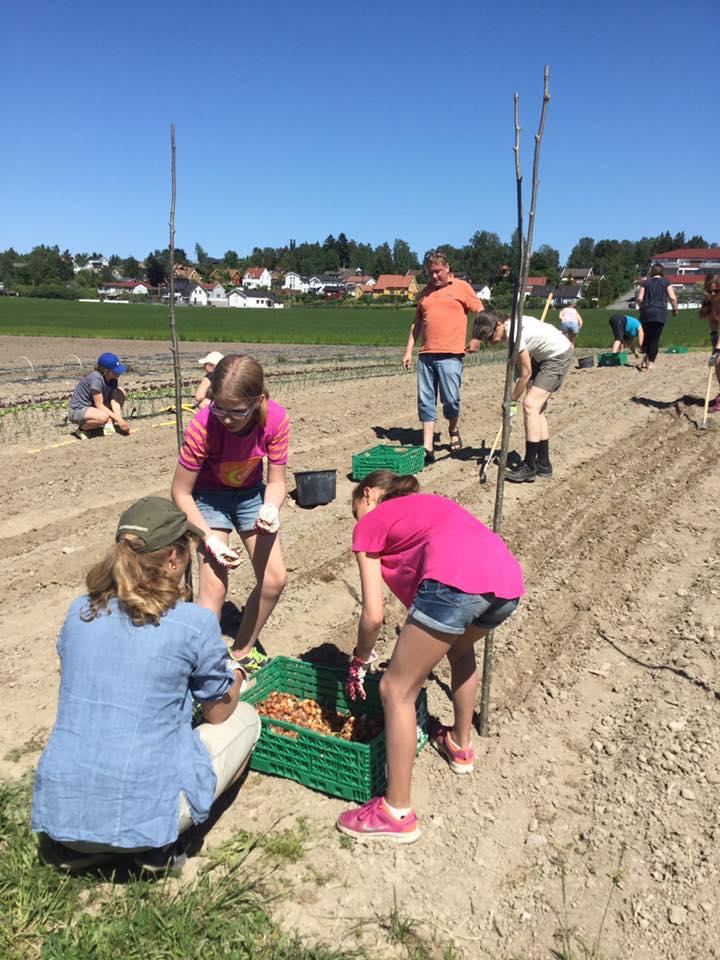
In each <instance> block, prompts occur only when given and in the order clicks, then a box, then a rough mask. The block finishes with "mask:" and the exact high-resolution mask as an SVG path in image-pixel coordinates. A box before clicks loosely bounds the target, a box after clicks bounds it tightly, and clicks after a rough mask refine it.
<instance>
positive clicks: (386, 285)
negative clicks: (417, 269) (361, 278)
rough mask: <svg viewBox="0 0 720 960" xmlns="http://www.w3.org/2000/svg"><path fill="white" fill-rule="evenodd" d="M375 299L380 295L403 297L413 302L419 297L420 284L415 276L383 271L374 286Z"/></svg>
mask: <svg viewBox="0 0 720 960" xmlns="http://www.w3.org/2000/svg"><path fill="white" fill-rule="evenodd" d="M372 295H373V299H377V298H378V297H401V298H403V299H405V300H410V301H411V302H412V301H414V300H416V299H417V295H418V284H417V280H416V279H415V277H408V276H401V275H400V274H399V273H381V274H380V276H379V277H378V278H377V280H376V281H375V286H374V287H373V288H372Z"/></svg>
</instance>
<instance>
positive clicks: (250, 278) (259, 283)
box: [242, 267, 272, 290]
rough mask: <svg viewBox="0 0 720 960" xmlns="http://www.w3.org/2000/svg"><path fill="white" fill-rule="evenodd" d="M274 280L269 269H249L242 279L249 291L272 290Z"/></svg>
mask: <svg viewBox="0 0 720 960" xmlns="http://www.w3.org/2000/svg"><path fill="white" fill-rule="evenodd" d="M271 283H272V278H271V276H270V271H269V270H268V268H267V267H248V268H247V270H246V271H245V273H244V274H243V278H242V285H243V286H244V287H245V288H246V289H247V290H258V289H260V288H265V289H266V290H269V289H270V284H271Z"/></svg>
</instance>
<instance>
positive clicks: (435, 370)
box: [417, 353, 463, 423]
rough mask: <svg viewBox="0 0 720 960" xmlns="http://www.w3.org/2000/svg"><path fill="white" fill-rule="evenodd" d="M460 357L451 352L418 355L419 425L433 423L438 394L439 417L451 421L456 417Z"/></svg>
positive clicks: (459, 382)
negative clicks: (440, 413)
mask: <svg viewBox="0 0 720 960" xmlns="http://www.w3.org/2000/svg"><path fill="white" fill-rule="evenodd" d="M462 372H463V358H462V356H460V355H456V354H454V353H421V354H420V356H419V357H418V365H417V386H418V419H419V420H420V422H421V423H434V422H435V420H437V413H436V411H435V405H436V404H437V401H438V394H439V396H440V401H441V403H442V405H443V416H444V417H445V419H446V420H454V419H455V417H457V416H459V415H460V384H461V382H462Z"/></svg>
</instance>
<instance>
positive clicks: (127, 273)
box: [120, 257, 143, 280]
mask: <svg viewBox="0 0 720 960" xmlns="http://www.w3.org/2000/svg"><path fill="white" fill-rule="evenodd" d="M120 269H121V271H122V275H123V276H124V277H127V278H128V280H140V279H141V278H142V275H143V271H142V268H141V267H140V264H139V263H138V261H137V260H136V259H135V257H126V258H125V260H123V261H122V262H121V265H120Z"/></svg>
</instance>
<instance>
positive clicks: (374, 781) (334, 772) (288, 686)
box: [240, 657, 429, 803]
mask: <svg viewBox="0 0 720 960" xmlns="http://www.w3.org/2000/svg"><path fill="white" fill-rule="evenodd" d="M346 677H347V672H346V671H345V670H338V669H335V668H333V667H321V666H317V665H316V664H313V663H304V662H303V661H301V660H293V659H292V658H291V657H275V658H274V659H273V660H272V661H271V662H270V663H269V664H268V666H267V667H264V668H263V669H262V670H261V671H260V672H259V674H258V676H257V680H256V682H255V683H254V685H253V686H252V687H251V688H250V690H248V691H247V692H246V693H244V694H242V696H241V697H240V699H241V700H244V701H245V702H246V703H257V702H259V701H260V700H265V698H266V697H267V696H268V695H269V694H270V693H272V692H273V691H274V690H277V691H280V692H282V693H292V694H294V695H295V696H296V697H300V698H301V699H305V698H310V699H312V700H316V701H317V702H318V703H320V704H322V705H323V706H327V707H330V708H331V709H333V710H336V711H337V712H338V713H354V714H355V715H356V716H360V715H361V714H368V715H369V716H371V717H376V716H381V715H382V712H383V711H382V704H381V702H380V691H379V683H380V680H379V677H376V676H374V675H372V674H368V676H367V677H366V679H365V692H366V694H367V699H366V700H356V701H354V702H353V701H351V700H348V698H347V696H346V695H345V689H344V684H345V680H346ZM415 708H416V714H417V728H418V752H419V751H420V750H421V749H422V747H423V746H424V745H425V744H426V743H427V740H428V733H427V731H428V726H429V718H428V712H427V698H426V695H425V691H424V690H421V691H420V695H419V696H418V698H417V701H416V704H415ZM260 720H261V723H262V732H261V734H260V739H259V740H258V742H257V745H256V747H255V750H254V751H253V753H252V757H251V760H250V767H251V769H253V770H260V771H261V772H262V773H272V774H275V775H276V776H279V777H288V778H289V779H290V780H297V782H298V783H302V784H304V785H305V786H306V787H310V789H311V790H321V791H322V792H323V793H329V794H330V795H331V796H333V797H343V798H344V799H345V800H356V801H358V802H360V803H364V802H365V801H366V800H370V799H371V798H372V797H376V796H378V794H381V793H382V792H383V791H384V789H385V785H386V782H387V775H386V770H385V731H384V730H382V731H381V732H380V733H379V734H378V735H377V736H376V737H374V738H373V739H372V740H371V741H370V743H353V742H350V741H347V740H342V739H341V738H340V737H330V736H325V735H324V734H321V733H315V732H314V731H312V730H308V729H307V728H306V727H300V726H298V725H297V724H294V723H286V722H285V721H284V720H271V719H270V718H269V717H261V718H260ZM271 725H272V726H274V727H282V728H283V729H286V730H292V731H294V732H295V733H297V738H295V737H287V736H283V734H281V733H275V732H274V731H273V730H271V729H270V727H271Z"/></svg>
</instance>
